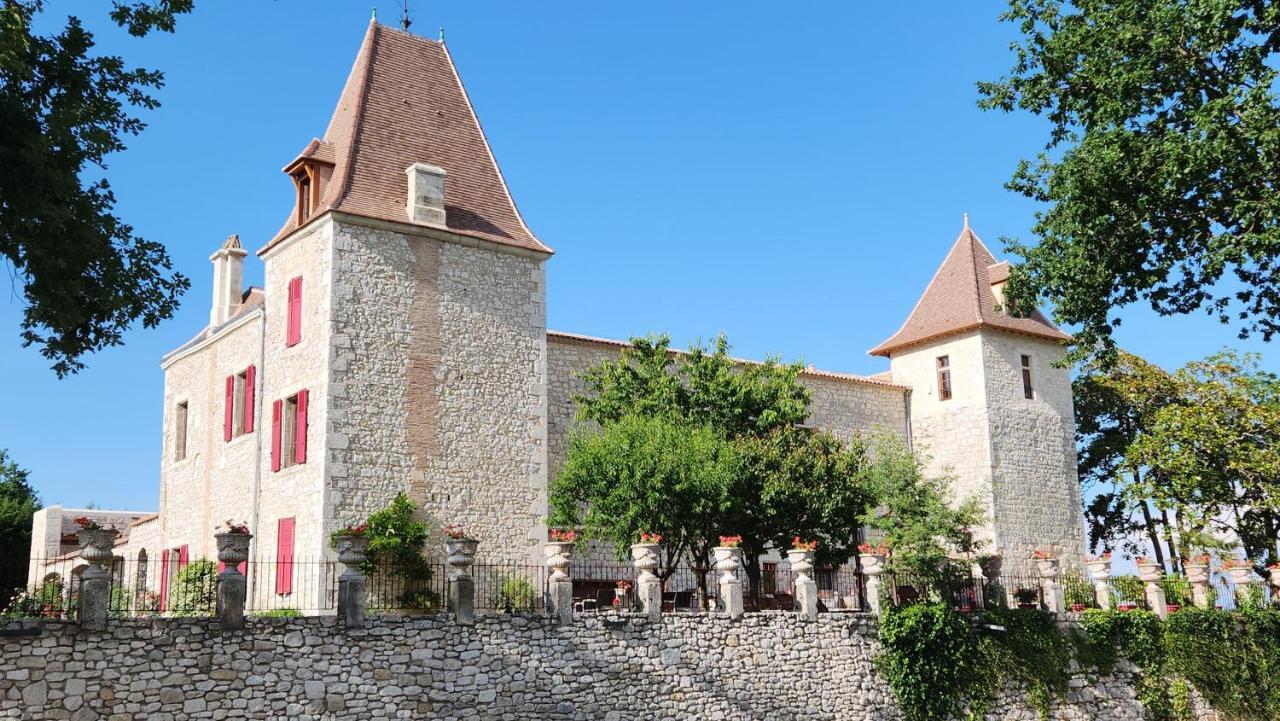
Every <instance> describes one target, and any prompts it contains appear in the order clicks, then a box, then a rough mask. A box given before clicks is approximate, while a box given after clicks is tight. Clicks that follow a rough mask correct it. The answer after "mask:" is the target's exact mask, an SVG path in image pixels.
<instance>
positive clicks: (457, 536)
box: [444, 523, 467, 541]
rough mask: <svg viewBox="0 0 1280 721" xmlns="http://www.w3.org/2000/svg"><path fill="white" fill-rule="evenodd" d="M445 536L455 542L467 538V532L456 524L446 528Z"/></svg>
mask: <svg viewBox="0 0 1280 721" xmlns="http://www.w3.org/2000/svg"><path fill="white" fill-rule="evenodd" d="M444 535H446V536H448V537H449V538H452V539H453V540H455V541H458V540H461V539H463V538H466V537H467V532H466V531H464V530H462V526H459V525H458V524H456V523H450V524H449V525H447V526H445V527H444Z"/></svg>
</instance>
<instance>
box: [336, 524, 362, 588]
mask: <svg viewBox="0 0 1280 721" xmlns="http://www.w3.org/2000/svg"><path fill="white" fill-rule="evenodd" d="M333 550H334V551H336V552H337V553H338V563H341V564H342V565H343V566H345V567H346V568H345V569H344V570H343V571H342V575H343V576H344V577H348V578H349V577H351V576H363V575H364V572H363V571H361V570H360V566H362V565H364V562H365V561H367V560H369V537H368V536H352V535H349V534H348V535H343V536H335V537H334V539H333Z"/></svg>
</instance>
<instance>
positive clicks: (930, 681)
mask: <svg viewBox="0 0 1280 721" xmlns="http://www.w3.org/2000/svg"><path fill="white" fill-rule="evenodd" d="M880 644H881V646H882V648H883V651H882V652H881V654H880V656H879V658H877V659H876V665H877V667H878V668H879V669H880V673H882V674H883V675H884V677H885V680H887V681H888V682H889V687H890V688H891V689H893V695H894V696H895V697H896V698H897V699H898V705H899V706H901V707H902V712H903V715H904V716H905V718H906V719H907V721H935V720H936V719H947V718H952V717H954V716H956V715H957V714H959V713H960V711H961V710H962V709H963V708H964V705H965V704H966V702H968V701H969V700H970V699H971V698H972V696H973V695H974V691H975V687H976V686H977V685H978V684H977V681H978V680H979V679H980V678H981V677H982V674H983V669H982V668H981V667H980V666H978V665H977V664H976V663H975V662H976V661H977V660H978V642H977V638H976V637H975V636H974V633H973V631H972V629H970V628H969V623H968V622H967V621H966V620H965V619H964V617H963V616H961V615H960V614H958V613H956V612H955V611H952V610H951V609H950V608H949V607H947V606H946V605H944V604H916V605H910V606H904V607H901V608H890V609H889V610H888V612H887V613H885V615H884V616H883V617H882V618H881V619H880Z"/></svg>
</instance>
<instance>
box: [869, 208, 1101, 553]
mask: <svg viewBox="0 0 1280 721" xmlns="http://www.w3.org/2000/svg"><path fill="white" fill-rule="evenodd" d="M1008 275H1009V264H1008V262H1007V261H1004V262H999V263H997V262H996V260H995V258H993V257H992V256H991V252H990V251H988V250H987V248H986V246H984V245H983V244H982V241H981V240H979V239H978V236H977V235H975V234H974V233H973V231H972V230H970V229H969V225H968V220H967V219H966V221H965V226H964V229H963V230H962V231H961V232H960V237H959V238H957V239H956V242H955V245H953V246H952V248H951V251H950V252H949V253H948V254H947V257H946V259H945V260H944V261H943V262H942V265H941V266H940V267H939V268H938V271H937V273H935V274H934V277H933V279H932V280H931V281H930V282H929V286H928V287H927V288H925V291H924V294H923V295H922V296H921V297H920V300H919V302H917V303H916V306H915V308H914V309H913V310H912V311H911V315H910V316H908V318H907V321H906V322H905V323H904V324H903V325H902V327H901V328H900V329H899V330H898V332H897V333H895V334H894V335H893V337H891V338H889V339H888V340H886V341H885V342H883V343H881V344H880V345H879V346H876V347H875V348H873V349H872V350H871V351H870V352H871V354H873V355H879V356H884V357H887V358H889V361H890V367H891V369H892V374H893V380H894V381H896V382H898V383H902V384H904V385H908V386H910V387H911V389H912V391H911V404H910V407H911V419H910V425H911V432H912V437H913V439H914V440H915V443H916V447H917V448H918V449H921V450H922V451H923V452H924V453H926V454H927V455H928V456H929V457H930V458H931V463H930V467H931V470H932V471H933V472H949V473H950V475H952V476H953V478H954V488H955V494H956V499H957V500H960V499H964V498H970V497H972V498H977V499H978V500H979V501H980V502H981V504H982V506H983V508H984V509H985V511H986V513H987V523H986V525H985V527H984V528H983V529H982V532H981V534H980V535H981V537H982V538H983V540H985V541H986V542H987V547H986V550H987V551H991V550H995V549H1001V550H1003V551H1004V553H1005V555H1006V557H1007V559H1008V560H1007V563H1006V567H1010V566H1012V567H1013V568H1018V567H1021V566H1022V565H1023V564H1024V562H1025V560H1024V559H1027V558H1028V557H1029V556H1030V554H1031V552H1032V551H1033V550H1036V549H1051V550H1053V551H1055V552H1056V553H1057V554H1058V555H1059V556H1061V557H1063V558H1064V559H1067V560H1068V562H1077V561H1078V560H1079V557H1080V554H1081V553H1082V552H1083V551H1084V521H1083V510H1082V508H1081V503H1080V485H1079V482H1078V479H1077V476H1076V454H1075V413H1074V410H1073V408H1072V402H1071V377H1070V371H1069V369H1067V368H1060V367H1057V366H1056V365H1055V363H1056V362H1057V361H1059V360H1060V359H1061V358H1062V357H1063V354H1064V353H1065V347H1064V346H1065V343H1066V342H1067V341H1069V340H1070V336H1068V335H1067V334H1066V333H1064V332H1062V331H1061V330H1058V329H1057V328H1056V327H1054V326H1053V324H1052V323H1050V322H1049V321H1048V319H1046V318H1045V317H1044V316H1043V315H1042V314H1040V313H1039V312H1037V313H1035V314H1034V315H1032V316H1031V317H1028V318H1017V317H1014V316H1012V315H1009V314H1008V313H1007V312H1005V310H1004V308H1003V297H1004V296H1003V288H1004V282H1005V280H1006V279H1007V278H1008Z"/></svg>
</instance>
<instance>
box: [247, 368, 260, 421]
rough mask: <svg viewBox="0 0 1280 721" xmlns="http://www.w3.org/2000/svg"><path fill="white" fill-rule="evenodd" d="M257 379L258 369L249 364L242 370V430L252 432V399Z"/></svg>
mask: <svg viewBox="0 0 1280 721" xmlns="http://www.w3.org/2000/svg"><path fill="white" fill-rule="evenodd" d="M257 379H258V369H257V368H254V367H253V366H249V367H248V368H247V369H246V370H245V372H244V432H245V433H253V410H254V409H253V400H254V388H253V386H254V383H255V382H256V381H257Z"/></svg>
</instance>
